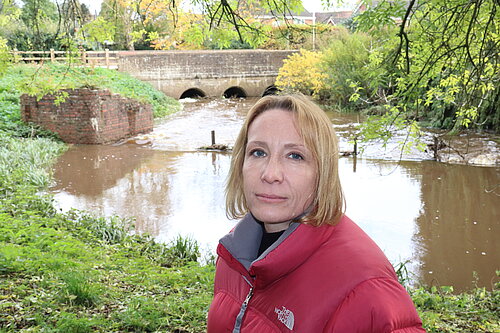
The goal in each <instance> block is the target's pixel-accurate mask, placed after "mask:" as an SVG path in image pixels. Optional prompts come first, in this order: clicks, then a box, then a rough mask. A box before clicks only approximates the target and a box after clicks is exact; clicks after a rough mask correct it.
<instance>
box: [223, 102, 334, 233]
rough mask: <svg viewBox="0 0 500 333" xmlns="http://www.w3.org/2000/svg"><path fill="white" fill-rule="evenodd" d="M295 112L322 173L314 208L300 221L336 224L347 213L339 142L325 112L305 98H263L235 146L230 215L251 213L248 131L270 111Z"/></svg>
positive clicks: (228, 202) (228, 201)
mask: <svg viewBox="0 0 500 333" xmlns="http://www.w3.org/2000/svg"><path fill="white" fill-rule="evenodd" d="M273 109H279V110H285V111H290V112H293V113H294V115H295V120H296V124H297V130H298V132H299V135H300V136H301V137H302V138H303V139H304V143H305V145H306V146H307V148H308V149H309V150H310V151H311V153H312V154H313V157H314V159H315V162H316V166H317V170H318V174H317V176H316V197H315V199H314V201H313V209H312V210H311V211H310V212H308V213H307V214H306V215H305V216H304V217H302V218H301V219H300V221H301V222H304V223H308V224H312V225H316V226H319V225H323V224H331V225H334V224H336V223H337V222H338V221H339V219H340V218H341V216H342V215H343V213H344V195H343V193H342V188H341V186H340V178H339V174H338V156H339V151H338V140H337V135H336V134H335V130H334V129H333V126H332V123H331V121H330V119H329V118H328V117H327V115H326V114H325V112H324V111H323V110H322V109H321V108H320V107H319V106H318V105H316V104H315V103H314V102H312V101H311V100H310V99H309V98H307V97H306V96H304V95H299V94H294V95H281V96H278V95H274V96H265V97H263V98H261V99H260V100H259V101H257V103H256V104H255V105H254V106H253V107H252V108H251V109H250V111H249V112H248V114H247V117H246V120H245V122H244V124H243V126H242V128H241V130H240V133H239V135H238V138H237V139H236V142H235V144H234V147H233V156H232V159H231V168H230V171H229V175H228V180H227V183H226V215H227V216H228V217H229V218H233V219H236V218H241V217H243V216H244V215H245V214H247V213H248V207H247V203H246V199H245V196H244V193H243V172H242V170H243V163H244V160H245V152H246V145H247V140H248V129H249V127H250V125H251V124H252V122H253V121H254V120H255V119H256V118H257V117H258V116H259V115H260V114H261V113H263V112H265V111H267V110H273Z"/></svg>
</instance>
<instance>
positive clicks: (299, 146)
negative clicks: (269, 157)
mask: <svg viewBox="0 0 500 333" xmlns="http://www.w3.org/2000/svg"><path fill="white" fill-rule="evenodd" d="M285 148H287V149H306V150H307V147H306V146H305V145H303V144H300V143H287V144H285Z"/></svg>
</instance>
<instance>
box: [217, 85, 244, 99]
mask: <svg viewBox="0 0 500 333" xmlns="http://www.w3.org/2000/svg"><path fill="white" fill-rule="evenodd" d="M223 96H224V98H246V97H247V93H246V91H245V89H243V88H241V87H230V88H228V89H226V91H224V94H223Z"/></svg>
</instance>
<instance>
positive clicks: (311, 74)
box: [276, 49, 326, 97]
mask: <svg viewBox="0 0 500 333" xmlns="http://www.w3.org/2000/svg"><path fill="white" fill-rule="evenodd" d="M321 61H322V58H321V53H319V52H312V51H307V50H304V49H302V50H300V52H299V53H294V54H292V55H291V56H289V57H288V59H285V60H284V61H283V66H282V67H281V68H280V70H279V72H278V77H277V78H276V86H277V87H278V88H279V89H281V90H284V91H298V92H301V93H303V94H307V95H313V96H316V97H317V96H319V94H320V92H321V91H322V90H323V89H324V87H325V82H324V80H325V78H326V75H325V74H324V73H323V72H322V71H321V68H320V66H319V65H320V63H321Z"/></svg>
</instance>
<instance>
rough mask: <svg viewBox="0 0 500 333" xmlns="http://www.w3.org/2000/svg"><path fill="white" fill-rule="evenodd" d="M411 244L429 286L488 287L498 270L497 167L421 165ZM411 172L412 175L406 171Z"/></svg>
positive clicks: (499, 212)
mask: <svg viewBox="0 0 500 333" xmlns="http://www.w3.org/2000/svg"><path fill="white" fill-rule="evenodd" d="M420 165H421V169H420V170H415V171H416V172H417V173H418V175H421V176H420V177H421V178H422V180H421V184H420V188H421V201H422V210H421V212H420V214H419V216H418V218H417V220H416V223H417V225H418V233H417V234H416V235H415V243H416V244H418V246H419V251H418V252H417V253H418V256H419V261H420V262H421V263H422V266H421V269H420V272H419V275H420V276H421V278H422V279H424V280H425V281H427V283H429V284H431V283H432V284H434V285H443V284H444V285H453V286H456V287H457V288H459V289H464V288H468V287H470V286H471V285H472V281H473V280H474V276H473V272H476V273H477V278H478V279H479V280H478V283H479V285H482V286H488V287H492V282H494V280H495V270H496V269H499V268H500V266H499V264H500V251H499V248H498V234H499V231H500V188H499V187H498V186H499V180H500V169H499V168H484V167H467V166H463V165H445V164H441V163H436V162H430V161H429V162H424V163H421V164H420ZM411 172H414V171H411Z"/></svg>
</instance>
